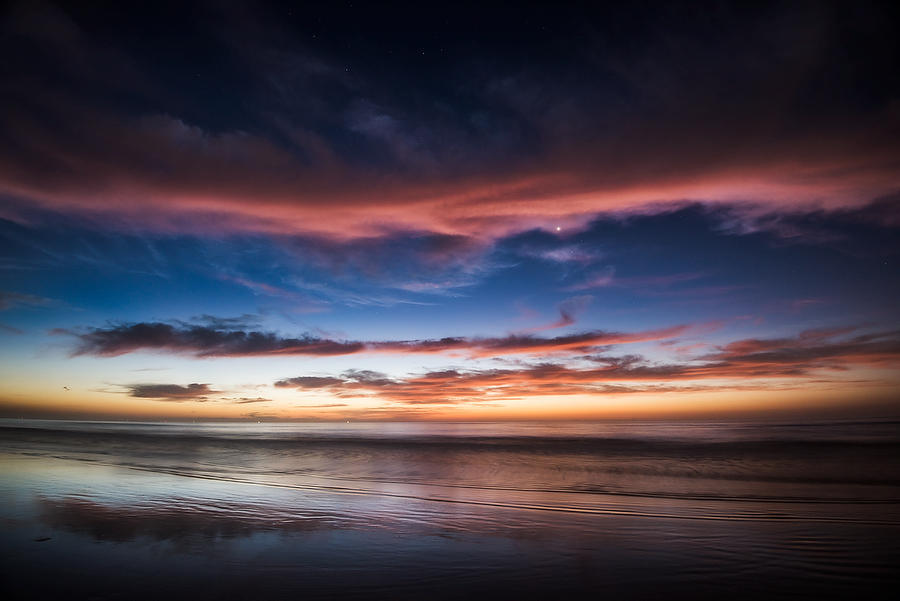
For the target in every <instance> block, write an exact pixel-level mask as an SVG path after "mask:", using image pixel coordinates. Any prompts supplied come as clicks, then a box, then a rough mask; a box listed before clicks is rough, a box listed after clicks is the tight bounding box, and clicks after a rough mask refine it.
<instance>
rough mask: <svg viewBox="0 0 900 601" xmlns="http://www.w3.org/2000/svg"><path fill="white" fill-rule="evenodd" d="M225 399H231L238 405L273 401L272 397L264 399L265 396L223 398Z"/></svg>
mask: <svg viewBox="0 0 900 601" xmlns="http://www.w3.org/2000/svg"><path fill="white" fill-rule="evenodd" d="M222 400H224V401H231V402H233V403H234V404H236V405H249V404H250V403H271V402H272V399H264V398H263V397H256V398H250V397H240V398H237V399H222Z"/></svg>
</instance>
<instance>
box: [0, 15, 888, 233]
mask: <svg viewBox="0 0 900 601" xmlns="http://www.w3.org/2000/svg"><path fill="white" fill-rule="evenodd" d="M68 10H69V11H71V12H73V13H76V14H77V13H79V9H78V8H77V7H76V6H74V5H73V6H70V7H69V8H68ZM880 10H881V9H880V8H878V7H876V6H875V5H867V8H866V10H864V11H860V15H865V17H862V16H858V15H854V16H851V15H847V14H845V13H844V12H842V11H829V9H827V8H826V7H820V6H818V5H816V4H810V5H807V6H805V7H794V6H785V7H779V8H777V9H774V10H771V11H761V12H760V13H753V14H750V13H746V12H744V11H742V10H737V9H736V10H734V11H731V10H729V11H713V12H711V13H710V14H708V15H707V17H708V18H706V19H702V20H698V19H687V18H685V16H684V14H682V13H679V12H678V10H677V8H675V7H672V8H669V9H663V12H662V13H661V14H660V15H659V18H658V19H650V20H647V19H643V20H637V21H635V20H634V19H632V18H631V15H630V14H629V13H628V9H626V8H621V9H615V10H613V11H612V13H610V14H606V13H605V12H604V16H603V18H599V17H598V15H596V14H595V15H588V14H586V13H585V14H581V11H579V14H578V15H577V16H576V15H573V14H572V13H571V12H568V11H554V12H556V13H558V14H555V15H547V14H545V13H541V14H540V16H539V17H538V16H535V18H540V19H542V20H546V19H548V18H550V19H553V20H554V22H555V26H553V25H552V24H551V26H550V27H547V28H546V30H547V31H548V32H551V31H573V32H576V31H577V32H579V33H576V34H573V35H577V36H578V37H579V39H581V40H582V43H581V44H579V46H578V47H577V48H568V50H567V52H566V53H565V56H564V57H561V56H557V55H555V54H554V53H553V51H552V48H557V47H558V46H559V44H558V39H557V40H556V43H535V44H534V48H535V49H536V52H538V56H537V57H536V58H537V59H538V60H534V57H530V58H529V60H527V61H525V60H523V57H522V56H520V53H509V52H508V50H506V48H505V42H503V40H502V39H497V36H487V35H483V33H484V31H493V29H492V28H491V27H480V26H479V23H478V20H476V21H472V22H471V23H459V24H456V25H458V26H459V27H470V28H472V27H476V28H479V29H478V30H471V29H469V30H466V29H460V30H459V31H456V32H455V36H450V37H451V38H455V39H457V40H458V39H459V37H460V36H462V37H463V38H465V39H466V40H467V41H466V42H465V43H464V44H457V45H456V46H455V48H454V50H453V52H451V53H449V54H452V55H453V56H454V57H455V58H454V60H452V61H448V62H447V63H441V65H440V66H438V67H437V68H436V71H435V72H434V77H431V78H428V83H427V84H426V83H425V82H424V80H423V79H422V78H419V77H415V76H411V72H410V70H409V69H408V68H406V67H404V66H403V63H401V62H397V60H388V61H386V62H385V63H384V65H383V68H384V69H386V70H387V72H388V73H391V74H392V75H393V77H385V76H384V73H385V71H382V70H380V69H376V70H374V71H370V72H367V71H366V70H363V69H360V70H351V69H350V65H349V64H348V63H349V62H352V59H353V57H350V56H346V55H344V54H343V53H342V51H340V50H339V49H338V48H337V46H339V45H335V47H334V48H332V49H331V50H329V51H326V50H325V49H324V48H322V47H319V48H318V50H316V51H313V50H312V49H311V48H309V47H306V46H303V45H302V44H301V42H299V41H298V40H297V37H298V36H296V35H293V36H291V35H290V34H288V33H286V32H285V28H286V27H287V26H286V25H285V24H284V23H280V22H277V21H273V20H272V19H267V18H265V17H263V16H261V15H260V14H258V13H257V12H256V11H251V10H247V11H242V16H241V17H240V18H238V17H235V16H234V15H232V16H231V17H230V18H222V17H221V15H218V17H217V18H216V19H212V18H207V19H198V23H200V25H199V26H198V27H197V28H196V30H192V35H191V38H190V39H184V40H182V41H183V42H184V44H185V45H186V46H190V45H192V44H197V45H199V46H200V47H201V48H205V49H206V50H207V52H208V53H210V54H212V55H214V56H216V57H218V58H217V61H219V62H217V64H216V66H217V67H218V68H219V69H218V72H224V73H226V74H228V77H224V78H223V82H227V81H234V80H236V81H239V82H240V85H234V86H232V87H231V88H230V89H227V92H228V93H225V94H223V95H222V96H223V98H224V99H225V100H224V104H223V105H221V106H220V107H219V109H218V110H217V111H213V112H210V111H209V110H208V107H209V103H208V97H207V95H206V94H205V93H200V92H198V91H197V90H196V89H194V87H192V86H186V85H184V82H179V83H180V84H181V85H179V86H176V85H175V82H174V81H173V80H172V79H171V77H173V76H172V75H171V74H170V73H163V74H160V73H158V72H157V71H156V70H153V69H148V70H146V72H145V71H142V70H141V68H140V66H141V65H146V64H148V62H149V61H148V56H147V53H148V52H149V50H147V49H144V50H142V49H141V48H137V47H135V46H134V45H132V44H129V43H127V41H126V40H123V39H122V38H121V37H118V36H117V35H116V33H115V32H107V33H108V34H109V35H104V36H103V38H102V39H103V43H98V42H97V41H95V40H93V39H92V36H91V34H90V33H89V32H87V31H85V30H82V29H81V28H79V26H78V23H80V22H82V19H80V18H71V17H69V16H67V15H65V14H63V12H62V11H60V10H56V9H52V8H48V7H45V8H40V7H38V8H28V9H25V8H22V7H20V9H19V10H17V11H16V15H17V16H16V18H10V19H7V20H4V23H3V25H2V26H3V29H2V31H0V33H2V34H3V35H0V40H3V42H2V46H0V50H2V51H3V52H4V54H5V55H10V56H11V55H13V54H15V55H17V56H21V57H24V58H23V59H22V60H20V61H16V62H15V63H13V64H10V65H9V66H8V69H7V71H6V72H5V73H4V92H5V94H4V98H5V101H4V106H3V111H0V132H2V134H3V138H4V140H6V141H7V143H5V144H4V145H3V147H2V148H0V193H2V194H5V195H7V196H8V197H9V198H10V201H9V203H8V206H7V211H8V213H9V214H10V215H12V216H19V217H21V215H22V214H23V213H27V211H28V210H29V209H32V208H34V207H43V208H47V209H49V210H52V211H55V212H58V213H60V214H65V215H81V216H91V217H94V218H97V220H98V222H103V223H106V224H109V223H116V224H120V225H122V224H127V226H129V227H140V228H146V229H152V230H156V231H165V232H168V231H182V232H184V231H188V232H194V233H198V232H199V233H210V232H215V233H219V232H222V231H229V232H247V231H252V232H264V233H279V234H287V235H297V234H304V235H319V236H323V237H327V238H330V239H334V240H341V239H348V238H360V237H381V236H384V235H386V234H389V233H390V232H392V231H397V230H404V231H419V232H432V233H436V234H439V235H450V236H471V237H475V238H479V239H481V240H492V239H496V238H498V237H500V236H503V235H505V234H508V233H510V232H516V231H526V230H529V229H532V228H548V227H554V226H556V225H557V224H559V223H566V224H568V222H571V223H573V224H578V223H584V222H586V221H588V220H590V219H591V216H593V215H596V214H598V213H610V212H612V213H617V212H635V211H638V212H640V211H644V212H656V211H658V210H659V207H661V206H665V205H667V204H670V203H677V202H682V201H684V200H685V199H689V200H695V201H701V202H706V203H711V204H719V203H728V204H732V205H745V204H748V203H752V204H754V205H757V206H760V207H762V208H763V211H762V212H763V213H776V214H783V213H789V212H791V211H801V212H802V211H809V210H813V209H819V208H823V209H826V210H836V209H845V208H848V207H858V206H861V205H862V204H864V203H865V202H867V201H869V200H872V199H874V198H877V197H879V196H884V195H886V194H890V193H893V192H895V191H896V164H897V159H898V156H900V148H898V144H897V141H896V136H893V135H892V133H893V126H894V125H896V123H897V111H896V108H895V107H896V103H895V98H896V86H894V85H892V84H889V83H888V82H887V80H886V79H885V75H884V74H885V73H889V72H891V67H892V66H893V65H894V62H895V58H896V50H895V47H894V45H893V43H892V40H893V33H894V32H893V30H892V29H891V27H890V24H891V23H892V22H893V21H892V19H890V18H884V17H882V16H879V14H878V13H879V11H880ZM222 12H223V13H228V12H229V11H225V10H223V11H222ZM244 12H246V14H243V13H244ZM485 12H487V11H485ZM83 16H84V15H82V17H83ZM158 18H159V17H158ZM623 19H624V21H623ZM623 22H627V23H629V26H628V27H622V23H623ZM207 23H216V25H215V26H214V27H213V26H212V25H206V24H207ZM660 23H665V24H666V25H665V27H664V28H663V27H662V26H661V25H660ZM797 23H802V24H803V27H802V28H798V27H797V26H796V24H797ZM368 25H369V29H373V30H378V29H379V27H377V26H374V27H373V26H371V24H368ZM453 27H455V25H454V26H453ZM383 29H385V30H388V29H389V28H387V27H385V28H383ZM623 30H628V31H629V39H628V41H627V42H626V41H623V40H621V39H619V38H618V37H617V36H618V35H620V34H619V32H620V31H623ZM261 31H266V32H269V33H268V34H266V35H261V34H260V32H261ZM275 32H281V33H280V34H276V33H275ZM557 35H558V34H557ZM863 36H864V38H865V44H858V43H856V42H857V41H858V40H859V39H860V38H861V37H863ZM117 41H118V43H117ZM449 43H453V40H448V44H449ZM858 47H864V48H868V49H869V52H867V53H866V54H865V55H860V54H858V53H859V49H858ZM544 52H547V53H548V54H547V55H546V56H545V55H543V54H542V53H544ZM196 54H198V55H199V53H196ZM485 56H490V57H492V60H491V66H487V65H486V64H485V60H484V57H485ZM726 57H727V58H726ZM835 57H851V58H849V59H847V60H850V61H851V62H852V64H853V68H852V69H848V68H846V62H847V61H846V60H835ZM863 58H865V60H862V59H863ZM203 66H204V65H203V64H202V61H201V62H200V64H199V66H198V68H199V69H202V68H203ZM164 71H165V70H164ZM101 73H102V74H103V75H104V76H102V77H101V76H100V75H99V74H101ZM387 81H390V82H392V84H391V85H387V83H386V82H387ZM860 81H868V82H871V85H869V86H864V87H865V89H862V88H861V87H860V85H859V82H860ZM223 85H225V84H224V83H223ZM176 90H177V91H176ZM846 90H855V91H856V93H855V94H849V95H848V94H847V93H846ZM856 94H859V95H861V97H858V96H857V95H856ZM711 98H715V99H716V101H715V102H713V103H711V102H710V101H709V99H711ZM114 101H115V102H114ZM811 103H814V105H813V106H811ZM237 109H240V110H237ZM784 123H793V124H795V126H794V127H790V128H786V127H784V126H783V124H784ZM736 140H737V141H738V143H736V142H735V141H736ZM323 211H326V212H327V214H328V218H325V219H323V218H322V214H323Z"/></svg>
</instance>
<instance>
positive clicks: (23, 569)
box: [0, 420, 900, 599]
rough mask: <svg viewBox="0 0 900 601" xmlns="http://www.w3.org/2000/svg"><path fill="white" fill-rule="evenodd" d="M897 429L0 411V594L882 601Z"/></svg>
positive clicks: (893, 557)
mask: <svg viewBox="0 0 900 601" xmlns="http://www.w3.org/2000/svg"><path fill="white" fill-rule="evenodd" d="M896 430H897V429H896V424H894V423H891V422H865V423H863V422H860V423H850V424H847V423H844V424H833V423H821V424H814V425H809V424H807V425H799V424H772V423H767V424H757V423H739V424H734V423H730V424H729V423H717V422H706V423H691V424H683V423H682V424H672V423H665V422H655V423H613V424H583V423H582V424H575V423H529V424H421V423H410V424H293V423H287V424H213V423H207V424H171V423H170V424H165V423H158V424H136V423H114V422H91V423H88V422H50V421H40V420H5V421H4V423H3V426H2V430H0V440H2V463H0V465H2V468H0V469H2V473H3V478H2V489H0V494H2V499H3V504H2V505H3V508H4V509H3V515H2V519H3V522H4V534H3V542H2V553H3V562H2V563H3V570H4V572H5V574H4V578H3V581H4V583H5V584H4V587H5V588H6V589H7V594H8V595H11V597H12V598H17V599H50V598H60V597H61V596H69V597H78V598H97V599H106V598H148V599H149V598H161V597H176V598H194V599H259V598H272V599H276V598H297V597H303V598H372V597H385V598H386V597H390V598H409V599H412V598H422V597H423V596H424V597H430V598H459V597H460V596H463V595H471V594H478V595H490V596H491V597H494V598H502V599H506V598H508V599H513V598H542V597H548V596H554V595H566V596H571V597H576V598H588V597H592V598H593V597H596V596H599V595H614V596H616V597H619V598H634V599H640V598H649V597H656V596H657V595H658V594H659V592H660V591H665V595H666V596H668V597H672V598H720V597H722V596H723V595H728V596H729V597H733V598H760V597H768V598H788V597H790V598H798V597H801V598H820V599H821V598H848V597H850V596H856V595H864V596H865V597H866V598H873V597H878V596H879V595H881V596H882V597H883V598H888V597H889V596H890V595H889V594H890V591H891V590H892V589H894V588H896V585H897V584H898V576H897V575H896V569H895V568H896V565H897V560H898V558H900V538H898V534H900V477H898V469H897V466H898V459H897V458H898V456H900V454H898V453H897V450H898V448H900V447H898V441H897V438H896ZM7 598H9V597H7Z"/></svg>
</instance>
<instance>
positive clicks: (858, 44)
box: [0, 1, 900, 421]
mask: <svg viewBox="0 0 900 601" xmlns="http://www.w3.org/2000/svg"><path fill="white" fill-rule="evenodd" d="M898 25H900V19H898V10H897V8H896V7H895V6H893V7H892V6H891V3H875V2H865V1H864V2H846V3H845V2H809V3H806V2H798V3H765V2H761V3H752V5H748V6H740V5H738V4H729V3H719V2H714V3H708V2H685V3H678V2H674V3H665V4H656V3H645V2H635V3H620V4H609V5H605V4H597V3H571V4H560V3H552V4H521V5H511V4H508V3H505V4H492V3H490V2H471V3H469V2H461V3H452V4H446V5H429V4H428V3H387V4H385V3H377V4H376V3H362V2H329V3H321V4H318V3H304V4H299V3H297V4H294V3H278V2H272V3H250V2H178V3H166V2H160V3H151V4H149V5H146V6H133V5H130V4H128V3H119V2H96V3H82V2H73V3H52V2H38V1H35V2H18V3H17V2H12V3H9V4H7V5H6V7H5V8H4V9H2V13H0V51H2V54H3V56H5V57H7V58H6V60H4V61H2V62H0V109H2V110H0V416H6V417H49V418H80V419H141V420H163V419H246V420H272V419H296V420H429V419H432V420H460V421H478V420H508V419H606V418H613V419H655V418H681V417H685V418H715V419H720V418H726V417H746V416H754V417H773V416H774V417H777V416H791V417H801V418H806V419H819V418H829V417H833V416H844V417H846V416H853V417H866V416H895V417H896V416H898V415H900V308H898V307H900V305H898V302H897V299H898V298H900V269H898V265H900V235H898V233H900V78H898V76H897V73H898V72H900V68H898V65H900V61H898V58H900V48H898V46H900V39H898V36H896V31H897V29H898Z"/></svg>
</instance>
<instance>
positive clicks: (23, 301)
mask: <svg viewBox="0 0 900 601" xmlns="http://www.w3.org/2000/svg"><path fill="white" fill-rule="evenodd" d="M54 304H57V303H56V301H54V300H52V299H49V298H44V297H42V296H35V295H33V294H20V293H18V292H10V291H6V290H0V311H8V310H9V309H14V308H16V307H48V306H52V305H54Z"/></svg>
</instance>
